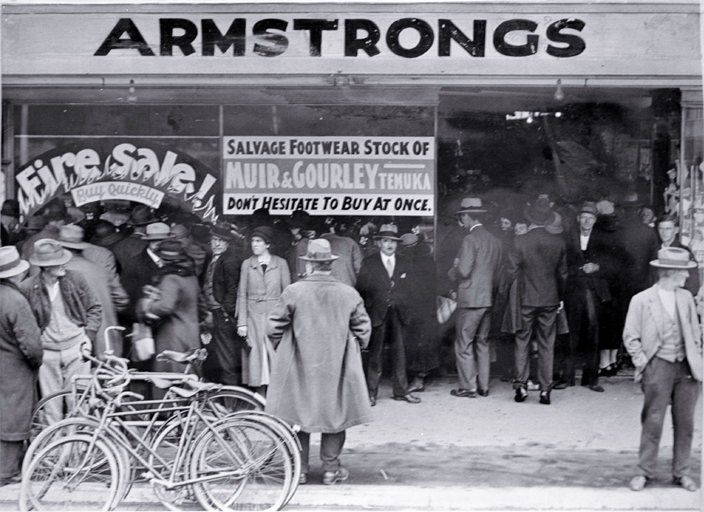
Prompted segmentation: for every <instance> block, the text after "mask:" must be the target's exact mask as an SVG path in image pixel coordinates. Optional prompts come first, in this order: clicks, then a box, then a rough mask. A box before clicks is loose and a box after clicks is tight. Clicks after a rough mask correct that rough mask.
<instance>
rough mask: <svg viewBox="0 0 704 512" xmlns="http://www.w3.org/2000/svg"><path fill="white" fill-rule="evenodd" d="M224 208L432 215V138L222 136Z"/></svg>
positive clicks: (233, 210) (245, 211)
mask: <svg viewBox="0 0 704 512" xmlns="http://www.w3.org/2000/svg"><path fill="white" fill-rule="evenodd" d="M223 169H224V174H223V176H224V182H223V212H224V213H225V214H232V215H246V214H250V213H252V212H253V211H254V210H256V209H258V208H267V209H269V211H270V212H271V213H272V214H273V215H290V214H291V212H293V211H294V210H306V211H307V212H308V213H310V214H311V215H396V216H432V215H433V214H434V212H435V206H434V204H435V203H434V198H435V138H434V137H225V138H224V140H223Z"/></svg>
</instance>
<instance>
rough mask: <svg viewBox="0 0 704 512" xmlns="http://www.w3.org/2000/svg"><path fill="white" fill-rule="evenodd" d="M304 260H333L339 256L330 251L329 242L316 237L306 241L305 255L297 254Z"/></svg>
mask: <svg viewBox="0 0 704 512" xmlns="http://www.w3.org/2000/svg"><path fill="white" fill-rule="evenodd" d="M299 258H301V259H302V260H305V261H335V260H336V259H337V258H339V256H337V255H336V254H333V253H332V248H331V247H330V242H329V241H327V240H326V239H324V238H316V239H314V240H311V241H310V242H308V250H307V251H306V253H305V255H303V256H299Z"/></svg>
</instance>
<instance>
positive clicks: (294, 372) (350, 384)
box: [266, 239, 372, 485]
mask: <svg viewBox="0 0 704 512" xmlns="http://www.w3.org/2000/svg"><path fill="white" fill-rule="evenodd" d="M337 259H338V256H337V255H335V254H333V253H332V250H331V248H330V243H329V242H328V241H327V240H325V239H314V240H311V241H310V242H309V243H308V247H307V251H306V254H304V255H303V256H301V260H302V261H304V262H305V264H306V272H305V277H304V278H303V279H301V280H299V281H298V282H296V283H294V284H291V285H290V286H288V287H287V288H286V289H285V290H284V291H283V293H282V294H281V296H280V297H279V300H278V301H277V303H276V305H275V306H274V308H273V310H272V311H271V313H270V314H269V318H268V321H267V327H266V332H267V336H268V337H269V340H270V341H271V343H272V344H273V346H274V347H275V349H276V353H275V356H274V357H273V359H272V372H271V382H270V384H269V390H268V393H267V398H266V411H267V412H269V413H271V414H274V415H276V416H277V417H279V418H282V419H283V420H284V421H287V422H289V423H290V424H295V425H300V427H301V429H300V432H299V433H298V438H299V439H300V441H301V466H302V467H301V480H300V483H306V481H307V475H308V458H309V457H308V455H309V448H310V434H311V433H312V432H321V433H322V440H321V444H320V458H321V459H322V461H323V471H324V472H323V484H325V485H332V484H334V483H336V482H341V481H343V480H346V479H347V477H348V476H349V472H348V471H347V469H345V468H344V467H342V465H341V464H340V459H339V457H340V453H341V452H342V448H343V446H344V443H345V437H346V430H347V429H348V428H350V427H353V426H355V425H361V424H363V423H367V422H369V421H370V420H371V419H372V416H371V409H370V406H369V401H368V399H367V386H366V384H365V380H364V372H363V370H362V359H361V353H360V346H361V347H362V348H364V347H366V346H367V343H368V342H369V336H370V331H371V321H370V319H369V315H367V312H366V311H365V309H364V302H363V300H362V297H361V296H360V295H359V293H358V292H357V291H356V290H355V289H354V288H352V287H351V286H348V285H345V284H343V283H341V282H339V281H338V280H337V279H335V278H334V277H332V275H331V272H332V263H333V261H335V260H337Z"/></svg>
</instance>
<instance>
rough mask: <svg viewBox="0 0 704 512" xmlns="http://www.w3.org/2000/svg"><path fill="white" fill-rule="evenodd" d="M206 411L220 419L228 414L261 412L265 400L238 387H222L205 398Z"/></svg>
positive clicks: (257, 394)
mask: <svg viewBox="0 0 704 512" xmlns="http://www.w3.org/2000/svg"><path fill="white" fill-rule="evenodd" d="M205 400H206V402H207V409H208V410H210V411H211V412H213V414H214V415H215V416H216V417H217V418H218V419H222V418H224V417H225V416H227V415H228V414H232V413H235V412H241V411H263V410H264V407H265V405H266V400H265V399H264V397H263V396H261V395H260V394H259V393H254V392H252V391H250V390H248V389H245V388H241V387H239V386H222V388H221V389H219V390H218V391H216V392H215V393H213V394H211V395H207V396H206V398H205Z"/></svg>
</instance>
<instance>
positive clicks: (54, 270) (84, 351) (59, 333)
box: [20, 238, 103, 423]
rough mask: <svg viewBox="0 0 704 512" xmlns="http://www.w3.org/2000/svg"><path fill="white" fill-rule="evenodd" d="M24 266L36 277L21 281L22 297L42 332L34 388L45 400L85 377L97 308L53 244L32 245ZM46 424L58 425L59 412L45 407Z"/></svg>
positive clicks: (97, 321)
mask: <svg viewBox="0 0 704 512" xmlns="http://www.w3.org/2000/svg"><path fill="white" fill-rule="evenodd" d="M33 252H34V254H33V255H32V257H31V258H30V260H29V262H30V263H31V264H32V265H36V266H37V267H39V268H40V273H39V274H38V275H36V276H34V277H30V278H29V279H27V280H25V281H23V282H22V283H21V285H20V289H21V291H22V293H23V294H24V295H25V297H27V300H28V301H29V304H30V305H31V307H32V311H33V312H34V316H35V317H36V319H37V323H38V324H39V329H40V330H41V338H40V339H41V341H42V346H43V347H44V364H42V366H41V368H40V369H39V388H40V389H41V392H42V395H43V396H47V395H50V394H51V393H54V392H56V391H61V390H62V389H66V388H67V387H68V386H69V385H70V383H71V377H73V376H74V375H80V374H85V373H88V372H89V371H90V364H89V363H87V362H86V361H85V360H84V355H90V354H91V352H92V347H93V344H94V343H95V339H96V334H97V332H98V329H99V328H100V321H101V318H102V310H103V308H102V306H101V304H100V302H99V301H98V299H97V298H96V296H95V294H94V293H93V291H92V290H91V289H90V286H89V285H88V283H87V282H86V280H85V279H84V278H83V277H82V276H81V275H80V274H78V273H76V272H73V271H71V270H67V269H66V263H68V261H69V260H70V259H71V253H70V252H69V251H68V250H66V249H64V248H63V247H61V244H60V243H59V242H57V241H56V240H52V239H49V238H44V239H42V240H38V241H37V242H36V243H35V244H34V251H33ZM47 417H48V419H49V421H50V423H54V422H56V421H59V420H61V419H62V411H61V407H60V406H59V405H58V404H51V405H50V406H48V407H47Z"/></svg>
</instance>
